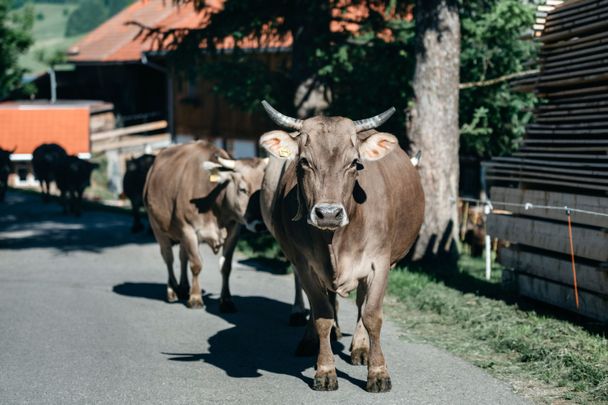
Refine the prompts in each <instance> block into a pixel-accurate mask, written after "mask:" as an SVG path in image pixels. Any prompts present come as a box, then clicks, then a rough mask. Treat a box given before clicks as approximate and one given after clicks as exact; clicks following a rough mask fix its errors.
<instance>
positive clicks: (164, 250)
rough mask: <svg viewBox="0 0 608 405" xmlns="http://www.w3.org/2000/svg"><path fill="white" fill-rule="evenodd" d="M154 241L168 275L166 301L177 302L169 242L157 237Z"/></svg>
mask: <svg viewBox="0 0 608 405" xmlns="http://www.w3.org/2000/svg"><path fill="white" fill-rule="evenodd" d="M156 239H157V240H158V243H159V245H160V254H161V255H162V257H163V260H164V261H165V265H166V266H167V273H168V275H169V279H168V281H167V301H168V302H176V301H177V300H178V297H177V294H176V293H175V291H176V290H177V281H176V280H175V273H173V248H172V246H171V240H169V238H166V237H159V236H157V238H156Z"/></svg>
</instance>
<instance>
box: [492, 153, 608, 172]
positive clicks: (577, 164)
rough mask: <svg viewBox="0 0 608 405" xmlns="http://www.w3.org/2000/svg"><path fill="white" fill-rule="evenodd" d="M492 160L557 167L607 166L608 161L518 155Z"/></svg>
mask: <svg viewBox="0 0 608 405" xmlns="http://www.w3.org/2000/svg"><path fill="white" fill-rule="evenodd" d="M493 160H495V161H499V162H522V163H530V164H536V165H542V166H558V167H596V168H602V169H603V168H608V163H589V162H556V161H555V160H542V159H525V158H520V157H509V156H500V157H495V158H494V159H493Z"/></svg>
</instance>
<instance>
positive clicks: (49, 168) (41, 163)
mask: <svg viewBox="0 0 608 405" xmlns="http://www.w3.org/2000/svg"><path fill="white" fill-rule="evenodd" d="M67 155H68V154H67V153H66V152H65V149H63V148H62V147H61V146H59V145H57V144H56V143H43V144H42V145H40V146H38V147H37V148H36V149H34V153H33V155H32V166H33V167H34V175H35V176H36V178H37V179H38V181H40V188H41V189H42V201H44V202H48V201H49V197H50V195H51V183H52V182H53V181H54V180H56V172H57V168H58V165H59V163H60V162H61V161H62V160H63V159H65V158H66V157H67ZM45 185H46V188H45Z"/></svg>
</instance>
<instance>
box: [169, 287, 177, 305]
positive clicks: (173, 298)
mask: <svg viewBox="0 0 608 405" xmlns="http://www.w3.org/2000/svg"><path fill="white" fill-rule="evenodd" d="M177 300H178V297H177V294H175V291H173V289H172V288H170V287H168V288H167V302H177Z"/></svg>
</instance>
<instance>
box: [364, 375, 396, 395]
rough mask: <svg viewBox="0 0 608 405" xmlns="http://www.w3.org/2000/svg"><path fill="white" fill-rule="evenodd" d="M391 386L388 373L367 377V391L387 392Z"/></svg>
mask: <svg viewBox="0 0 608 405" xmlns="http://www.w3.org/2000/svg"><path fill="white" fill-rule="evenodd" d="M392 387H393V385H392V384H391V377H390V376H389V375H388V373H383V374H381V375H376V376H373V377H367V391H368V392H389V391H390V390H391V388H392Z"/></svg>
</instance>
